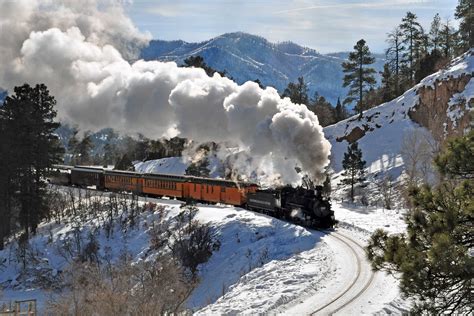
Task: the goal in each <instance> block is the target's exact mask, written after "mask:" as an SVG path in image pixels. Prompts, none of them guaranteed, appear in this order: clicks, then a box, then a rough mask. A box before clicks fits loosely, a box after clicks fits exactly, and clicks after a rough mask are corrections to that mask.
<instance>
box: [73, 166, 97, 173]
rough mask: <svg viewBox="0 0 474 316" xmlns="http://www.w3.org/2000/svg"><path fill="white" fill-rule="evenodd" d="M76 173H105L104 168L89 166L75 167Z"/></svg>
mask: <svg viewBox="0 0 474 316" xmlns="http://www.w3.org/2000/svg"><path fill="white" fill-rule="evenodd" d="M72 170H74V171H87V172H96V173H104V169H103V168H99V167H87V166H74V168H72Z"/></svg>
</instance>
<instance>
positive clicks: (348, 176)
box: [341, 142, 365, 202]
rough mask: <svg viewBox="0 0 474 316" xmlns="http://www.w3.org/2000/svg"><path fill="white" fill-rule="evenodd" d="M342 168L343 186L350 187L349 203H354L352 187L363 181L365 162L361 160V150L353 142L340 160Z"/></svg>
mask: <svg viewBox="0 0 474 316" xmlns="http://www.w3.org/2000/svg"><path fill="white" fill-rule="evenodd" d="M342 167H343V168H344V172H343V173H342V176H343V177H344V179H342V181H341V182H342V184H343V185H350V186H351V191H350V193H351V201H352V202H354V186H355V185H356V184H358V183H361V182H363V181H365V177H364V168H365V160H363V159H362V150H360V149H359V144H358V143H357V142H354V143H352V144H350V145H349V146H347V152H345V153H344V159H343V160H342Z"/></svg>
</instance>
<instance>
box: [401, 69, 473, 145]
mask: <svg viewBox="0 0 474 316" xmlns="http://www.w3.org/2000/svg"><path fill="white" fill-rule="evenodd" d="M470 79H471V76H470V75H467V74H465V75H462V76H460V77H458V78H449V80H443V81H438V80H437V81H435V83H434V84H433V86H422V87H420V89H418V91H417V94H418V96H419V101H418V103H417V104H416V105H415V106H414V107H413V108H412V109H410V110H409V112H408V115H409V117H410V118H411V119H412V120H413V121H415V122H417V123H418V124H420V125H422V126H424V127H426V128H427V129H428V130H430V131H431V133H432V135H433V137H435V139H437V140H439V141H442V140H443V139H444V138H446V137H450V136H455V135H458V134H460V133H462V131H464V130H465V129H466V127H468V126H469V124H470V121H471V118H470V113H469V112H470V109H471V108H472V104H466V100H464V99H458V100H455V99H454V100H453V97H455V95H456V93H461V92H463V91H464V89H465V88H466V85H467V84H468V82H469V80H470ZM450 101H451V104H450ZM471 103H472V99H471ZM451 111H456V112H457V113H458V114H457V115H456V118H455V119H454V118H453V117H450V116H449V115H448V113H449V112H451Z"/></svg>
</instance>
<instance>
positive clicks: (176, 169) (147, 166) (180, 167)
mask: <svg viewBox="0 0 474 316" xmlns="http://www.w3.org/2000/svg"><path fill="white" fill-rule="evenodd" d="M208 159H209V167H208V168H209V171H210V173H209V176H210V177H211V178H222V177H223V176H224V175H223V170H224V168H223V165H222V162H221V161H220V160H219V159H217V157H215V156H212V155H211V156H209V157H208ZM189 165H190V162H189V161H186V160H185V158H183V157H169V158H162V159H155V160H148V161H143V162H137V163H135V164H134V166H135V171H137V172H143V173H165V174H175V175H184V174H185V173H186V168H188V166H189Z"/></svg>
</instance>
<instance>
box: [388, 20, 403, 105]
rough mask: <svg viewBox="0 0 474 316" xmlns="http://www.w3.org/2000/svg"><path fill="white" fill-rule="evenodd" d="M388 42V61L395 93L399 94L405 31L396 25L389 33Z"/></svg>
mask: <svg viewBox="0 0 474 316" xmlns="http://www.w3.org/2000/svg"><path fill="white" fill-rule="evenodd" d="M387 43H388V44H389V47H388V49H387V51H386V53H385V55H386V57H387V63H388V65H389V66H390V70H391V72H392V73H393V85H394V87H393V88H394V94H395V95H396V96H399V95H400V94H401V92H402V91H401V90H402V89H401V87H400V81H401V80H400V75H401V68H402V59H403V51H404V49H405V48H404V46H403V33H402V31H401V30H400V28H399V27H396V28H395V29H394V30H393V31H392V32H390V33H388V38H387Z"/></svg>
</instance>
